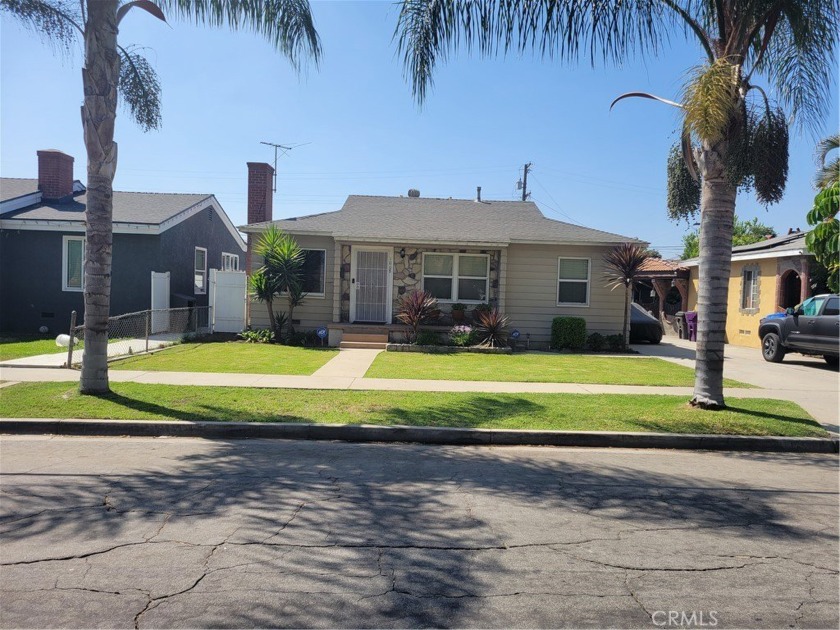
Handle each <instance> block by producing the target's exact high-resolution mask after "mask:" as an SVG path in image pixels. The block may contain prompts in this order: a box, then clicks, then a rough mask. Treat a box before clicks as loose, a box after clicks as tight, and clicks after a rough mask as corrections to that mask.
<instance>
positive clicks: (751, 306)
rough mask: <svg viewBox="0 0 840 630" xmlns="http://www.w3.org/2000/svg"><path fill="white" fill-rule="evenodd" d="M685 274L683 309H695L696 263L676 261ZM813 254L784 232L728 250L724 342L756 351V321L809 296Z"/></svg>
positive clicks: (801, 239) (800, 237) (795, 234)
mask: <svg viewBox="0 0 840 630" xmlns="http://www.w3.org/2000/svg"><path fill="white" fill-rule="evenodd" d="M682 265H683V266H684V267H687V268H688V269H689V272H690V279H689V289H688V310H692V311H694V310H697V288H698V285H699V281H698V275H699V266H698V265H699V259H698V258H691V259H688V260H684V261H682ZM814 265H815V262H814V256H813V254H811V253H810V252H809V251H808V250H807V248H806V247H805V233H804V232H800V231H799V230H796V231H792V230H791V231H790V232H789V233H788V234H785V235H784V236H776V237H773V238H768V239H766V240H763V241H759V242H758V243H753V244H752V245H740V246H738V247H733V248H732V270H731V271H730V274H729V302H728V304H727V317H726V342H727V343H731V344H734V345H736V346H749V347H751V348H759V347H761V340H760V339H759V338H758V323H759V320H760V319H761V318H762V317H764V316H766V315H769V314H770V313H775V312H779V311H783V310H785V309H786V308H788V307H790V306H795V305H797V304H799V303H800V302H802V301H804V300H805V299H806V298H807V297H809V296H810V295H811V284H812V278H811V275H812V273H813V269H814Z"/></svg>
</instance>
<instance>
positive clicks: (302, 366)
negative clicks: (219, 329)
mask: <svg viewBox="0 0 840 630" xmlns="http://www.w3.org/2000/svg"><path fill="white" fill-rule="evenodd" d="M336 354H338V351H337V350H322V349H319V348H296V347H292V346H281V345H276V344H259V343H245V342H226V343H182V344H179V345H177V346H173V347H171V348H167V349H165V350H161V351H160V352H155V353H153V354H148V355H143V356H137V357H130V358H128V359H122V360H120V361H115V362H113V363H112V364H111V366H110V367H111V368H112V369H115V370H144V371H149V372H214V373H228V374H230V373H246V374H302V375H306V376H308V375H310V374H312V373H313V372H315V371H316V370H317V369H318V368H320V367H321V366H323V365H324V364H325V363H326V362H327V361H329V360H330V359H332V358H333V357H335V356H336Z"/></svg>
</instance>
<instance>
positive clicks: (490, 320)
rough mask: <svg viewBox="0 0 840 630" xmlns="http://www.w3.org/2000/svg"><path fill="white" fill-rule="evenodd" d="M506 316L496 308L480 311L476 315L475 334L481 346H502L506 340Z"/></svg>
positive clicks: (505, 343)
mask: <svg viewBox="0 0 840 630" xmlns="http://www.w3.org/2000/svg"><path fill="white" fill-rule="evenodd" d="M507 328H508V318H507V315H502V314H501V313H500V312H499V310H498V309H495V308H494V309H491V310H489V311H482V312H481V313H480V314H479V316H478V326H476V327H475V335H476V338H477V339H478V345H479V346H481V347H483V348H503V347H504V346H506V345H507V342H508V330H507Z"/></svg>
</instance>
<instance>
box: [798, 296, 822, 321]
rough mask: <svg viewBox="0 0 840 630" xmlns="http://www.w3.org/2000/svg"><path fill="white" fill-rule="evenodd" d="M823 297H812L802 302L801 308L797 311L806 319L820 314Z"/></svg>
mask: <svg viewBox="0 0 840 630" xmlns="http://www.w3.org/2000/svg"><path fill="white" fill-rule="evenodd" d="M823 302H825V297H812V298H808V299H807V300H805V301H804V302H802V307H801V308H800V309H799V310H801V311H802V314H803V315H805V316H806V317H814V316H815V315H817V314H818V313H819V312H820V308H822V305H823Z"/></svg>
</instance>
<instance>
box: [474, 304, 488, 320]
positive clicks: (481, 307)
mask: <svg viewBox="0 0 840 630" xmlns="http://www.w3.org/2000/svg"><path fill="white" fill-rule="evenodd" d="M491 310H492V309H491V308H490V305H489V304H476V305H475V308H473V313H472V316H473V320H474V321H475V322H476V323H480V322H481V315H482V314H483V313H489V312H490V311H491Z"/></svg>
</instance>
